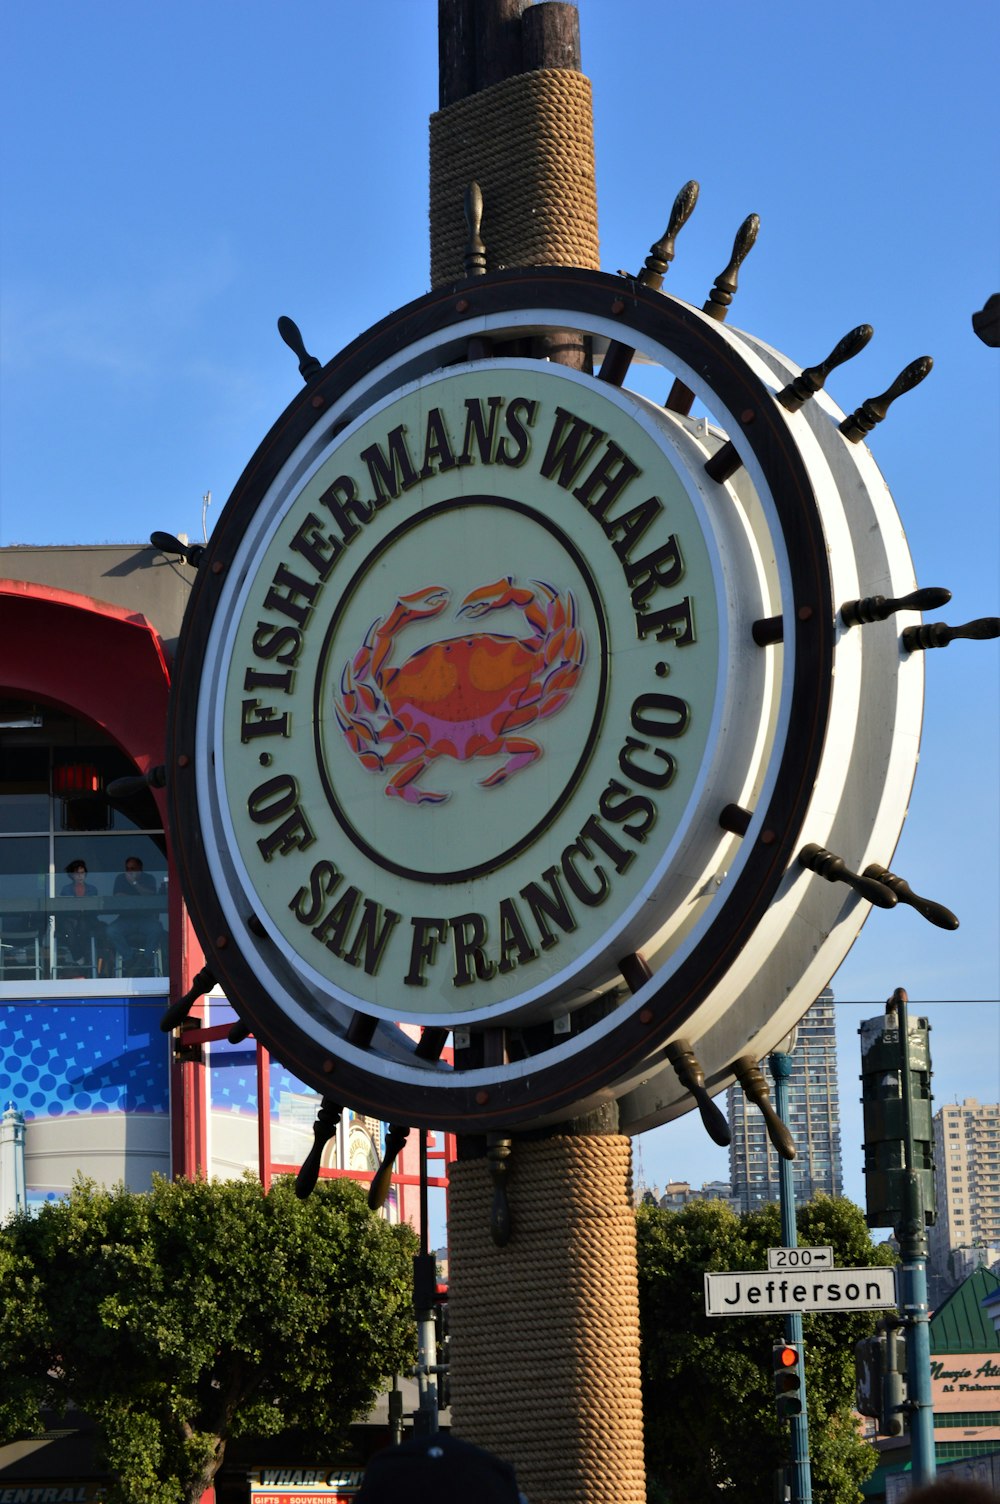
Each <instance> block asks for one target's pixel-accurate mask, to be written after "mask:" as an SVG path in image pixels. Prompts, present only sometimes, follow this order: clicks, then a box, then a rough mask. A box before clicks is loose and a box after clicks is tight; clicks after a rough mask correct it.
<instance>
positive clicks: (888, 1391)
mask: <svg viewBox="0 0 1000 1504" xmlns="http://www.w3.org/2000/svg"><path fill="white" fill-rule="evenodd" d="M854 1369H855V1375H856V1378H857V1409H858V1414H859V1415H868V1416H870V1417H871V1418H872V1419H873V1420H877V1421H878V1428H879V1431H880V1432H881V1433H882V1435H883V1436H901V1435H902V1433H903V1430H904V1416H905V1412H906V1339H905V1337H904V1336H903V1333H902V1332H901V1331H900V1330H899V1328H898V1327H897V1328H891V1329H890V1330H889V1331H880V1332H876V1333H875V1335H874V1336H873V1337H865V1338H864V1339H863V1340H862V1341H861V1342H859V1343H857V1344H856V1346H855V1348H854Z"/></svg>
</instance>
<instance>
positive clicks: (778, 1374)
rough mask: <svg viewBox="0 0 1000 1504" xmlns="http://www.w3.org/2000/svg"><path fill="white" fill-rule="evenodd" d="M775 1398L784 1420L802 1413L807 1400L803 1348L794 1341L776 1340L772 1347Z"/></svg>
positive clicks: (779, 1412)
mask: <svg viewBox="0 0 1000 1504" xmlns="http://www.w3.org/2000/svg"><path fill="white" fill-rule="evenodd" d="M771 1368H772V1370H773V1374H774V1400H775V1405H776V1406H777V1410H778V1414H779V1415H780V1416H781V1418H782V1419H783V1420H790V1419H791V1418H792V1417H793V1416H796V1415H801V1414H802V1411H803V1406H804V1401H805V1390H804V1382H803V1381H804V1377H805V1376H804V1374H803V1371H802V1349H801V1347H799V1346H797V1345H796V1344H795V1343H794V1342H776V1343H775V1345H774V1347H773V1348H772V1349H771Z"/></svg>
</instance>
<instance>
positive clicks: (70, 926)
mask: <svg viewBox="0 0 1000 1504" xmlns="http://www.w3.org/2000/svg"><path fill="white" fill-rule="evenodd" d="M66 872H67V874H68V875H69V878H70V881H69V882H68V883H66V884H65V886H64V887H62V888H61V889H60V897H61V898H96V897H97V889H96V888H95V887H94V885H93V883H88V881H87V863H86V862H85V861H83V859H82V858H80V857H77V858H76V859H75V860H74V861H72V862H67V864H66ZM56 938H57V939H58V941H59V944H60V945H63V946H65V947H66V949H67V951H68V952H69V955H70V960H71V961H72V962H73V964H74V965H75V966H79V967H80V968H81V969H88V968H89V967H90V966H91V964H92V961H93V954H92V951H91V946H92V945H93V946H96V944H97V938H98V919H97V915H96V914H95V913H93V912H91V911H90V910H85V911H84V912H83V913H80V914H73V913H66V912H64V913H62V914H60V915H59V919H58V922H57V925H56Z"/></svg>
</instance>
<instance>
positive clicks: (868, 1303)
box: [705, 1268, 897, 1316]
mask: <svg viewBox="0 0 1000 1504" xmlns="http://www.w3.org/2000/svg"><path fill="white" fill-rule="evenodd" d="M896 1305H897V1300H896V1271H895V1269H888V1268H881V1269H826V1270H823V1271H822V1272H821V1273H812V1272H810V1273H803V1272H802V1271H801V1270H796V1271H795V1272H793V1273H789V1274H781V1275H780V1276H779V1274H778V1273H777V1272H776V1271H772V1270H767V1271H766V1272H762V1271H761V1270H760V1269H745V1270H738V1271H732V1272H730V1273H727V1274H706V1275H705V1315H706V1316H775V1315H780V1314H782V1313H784V1314H787V1313H789V1312H792V1313H794V1312H796V1311H878V1310H889V1309H894V1308H895V1307H896Z"/></svg>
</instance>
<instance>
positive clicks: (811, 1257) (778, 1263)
mask: <svg viewBox="0 0 1000 1504" xmlns="http://www.w3.org/2000/svg"><path fill="white" fill-rule="evenodd" d="M767 1267H768V1268H769V1269H832V1268H833V1248H832V1246H831V1245H829V1244H826V1243H823V1244H820V1245H819V1247H817V1248H769V1249H768V1250H767Z"/></svg>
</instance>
